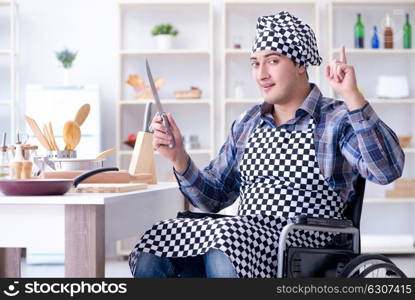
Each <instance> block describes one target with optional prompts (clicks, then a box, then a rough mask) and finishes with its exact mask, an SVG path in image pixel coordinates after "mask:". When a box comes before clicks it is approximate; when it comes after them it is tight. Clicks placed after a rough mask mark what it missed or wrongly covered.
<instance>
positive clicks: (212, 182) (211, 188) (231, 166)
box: [174, 121, 240, 212]
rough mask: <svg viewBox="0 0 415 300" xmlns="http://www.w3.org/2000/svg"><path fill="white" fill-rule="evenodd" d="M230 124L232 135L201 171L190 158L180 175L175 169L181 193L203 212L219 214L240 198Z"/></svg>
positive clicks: (233, 136) (234, 146)
mask: <svg viewBox="0 0 415 300" xmlns="http://www.w3.org/2000/svg"><path fill="white" fill-rule="evenodd" d="M235 127H236V121H235V122H234V123H233V124H232V129H231V133H230V135H229V137H228V139H227V140H226V142H225V143H224V144H223V146H222V148H221V149H220V151H219V154H218V156H217V157H216V158H214V159H213V160H212V161H211V162H210V164H209V165H208V166H207V167H206V168H204V169H203V170H200V169H199V168H198V167H197V166H196V165H195V163H194V162H193V161H192V160H191V159H189V165H188V167H187V169H186V171H185V172H184V173H183V174H178V173H177V172H176V171H175V170H174V173H175V175H176V178H177V181H178V183H179V186H180V190H181V191H182V193H183V194H184V195H185V197H186V198H187V199H188V200H189V201H190V203H192V205H194V206H195V207H198V208H200V209H201V210H203V211H209V212H218V211H220V210H221V209H223V208H225V207H227V206H229V205H231V204H232V203H233V202H234V201H235V200H236V198H237V197H238V196H239V187H240V175H239V172H238V170H237V159H236V151H237V149H236V142H235V134H234V130H235Z"/></svg>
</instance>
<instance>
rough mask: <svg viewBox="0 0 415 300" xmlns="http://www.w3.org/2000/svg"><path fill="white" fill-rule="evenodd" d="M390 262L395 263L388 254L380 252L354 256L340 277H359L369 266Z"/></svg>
mask: <svg viewBox="0 0 415 300" xmlns="http://www.w3.org/2000/svg"><path fill="white" fill-rule="evenodd" d="M382 263H388V264H392V265H394V263H393V262H392V261H391V260H390V259H389V258H387V257H386V256H383V255H379V254H362V255H359V256H356V257H355V258H353V259H352V260H351V261H349V263H348V264H347V265H346V266H345V267H344V269H343V271H342V272H341V273H340V277H343V278H350V277H359V276H360V274H361V273H362V272H363V271H364V270H365V269H366V268H368V267H370V266H372V265H376V264H382Z"/></svg>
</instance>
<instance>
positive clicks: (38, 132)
mask: <svg viewBox="0 0 415 300" xmlns="http://www.w3.org/2000/svg"><path fill="white" fill-rule="evenodd" d="M25 119H26V122H27V123H28V124H29V126H30V128H31V129H32V131H33V134H34V135H35V136H36V138H37V139H38V141H39V142H40V143H41V144H42V146H43V147H45V148H46V150H51V148H50V146H49V143H48V140H47V139H46V137H45V136H44V135H43V133H42V131H41V130H40V128H39V126H38V125H37V123H36V121H35V120H33V119H32V118H29V117H28V116H25Z"/></svg>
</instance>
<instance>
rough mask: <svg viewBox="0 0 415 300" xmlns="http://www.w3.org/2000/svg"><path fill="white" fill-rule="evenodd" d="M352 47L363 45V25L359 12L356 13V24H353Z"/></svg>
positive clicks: (361, 46)
mask: <svg viewBox="0 0 415 300" xmlns="http://www.w3.org/2000/svg"><path fill="white" fill-rule="evenodd" d="M354 47H355V48H364V47H365V26H364V25H363V23H362V17H361V14H357V20H356V24H354Z"/></svg>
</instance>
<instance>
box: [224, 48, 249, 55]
mask: <svg viewBox="0 0 415 300" xmlns="http://www.w3.org/2000/svg"><path fill="white" fill-rule="evenodd" d="M225 53H226V54H244V55H248V54H251V51H250V50H248V49H225Z"/></svg>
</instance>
